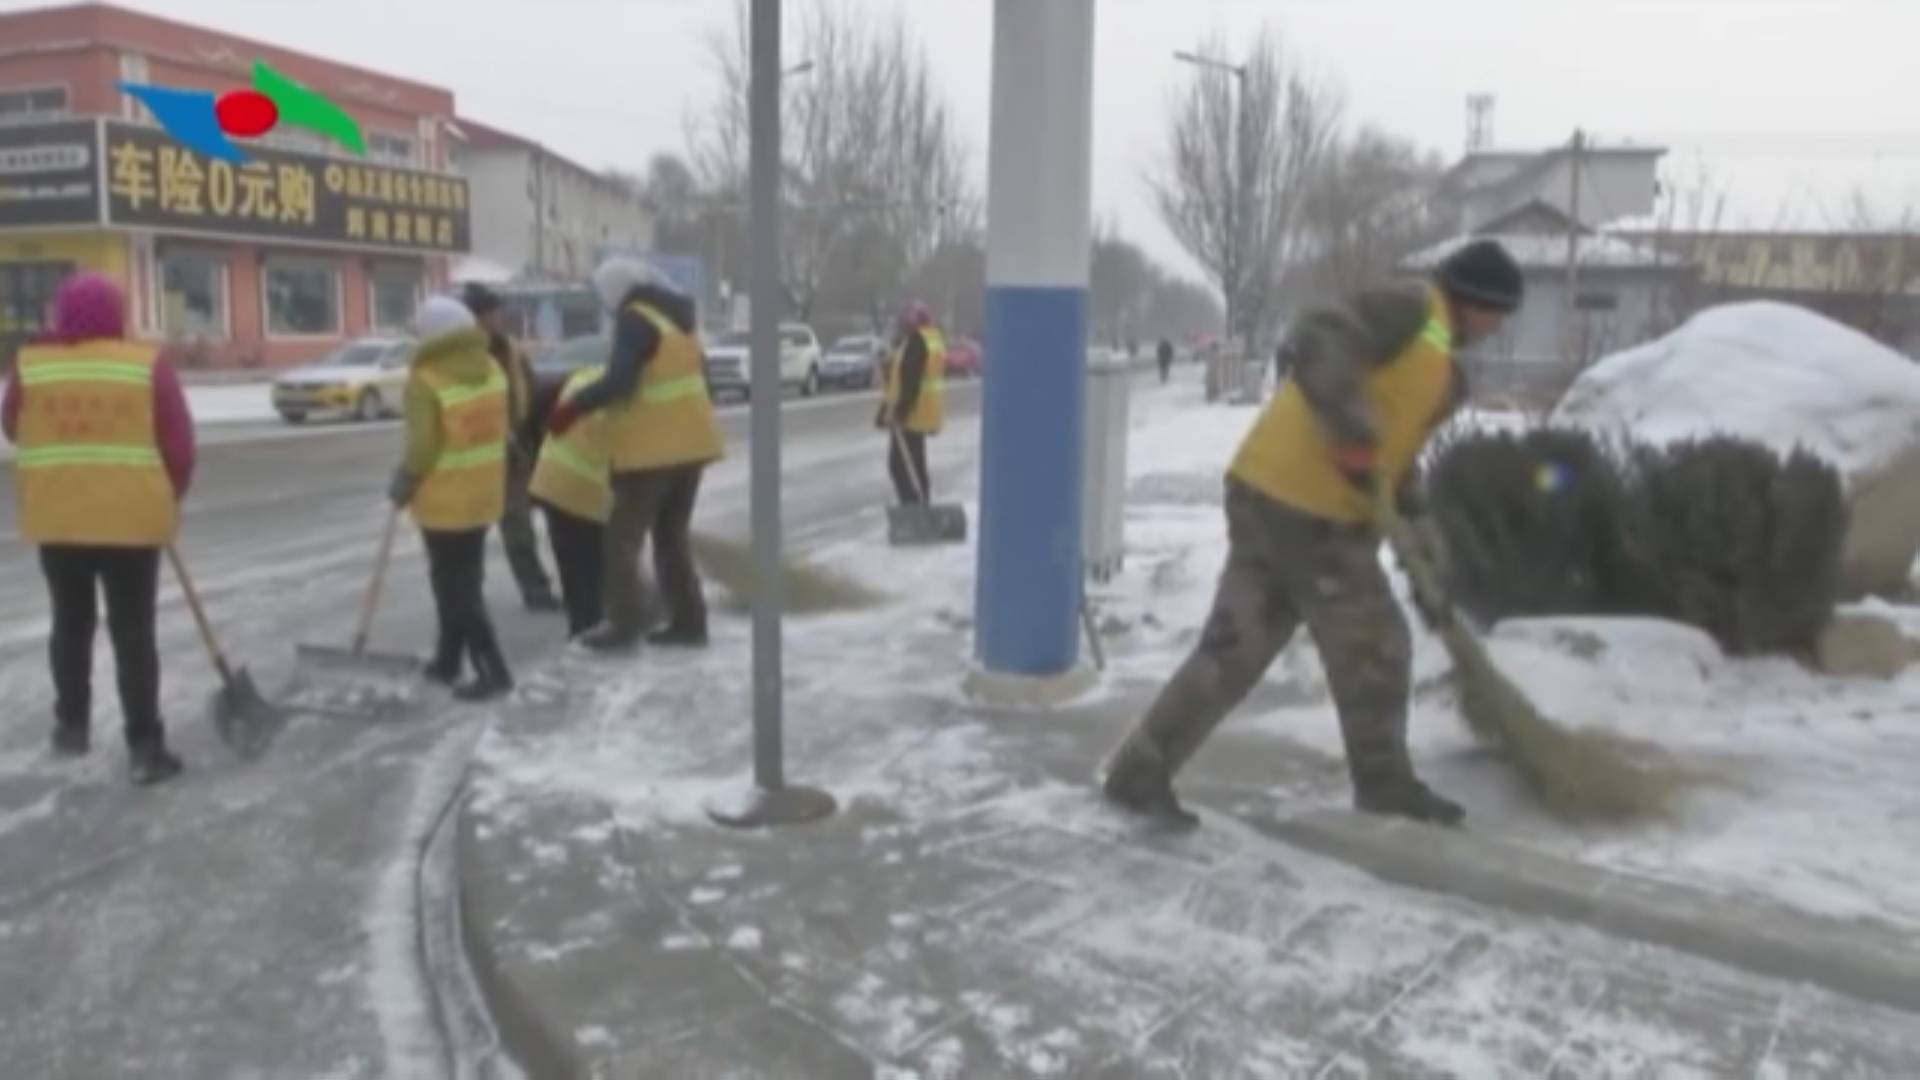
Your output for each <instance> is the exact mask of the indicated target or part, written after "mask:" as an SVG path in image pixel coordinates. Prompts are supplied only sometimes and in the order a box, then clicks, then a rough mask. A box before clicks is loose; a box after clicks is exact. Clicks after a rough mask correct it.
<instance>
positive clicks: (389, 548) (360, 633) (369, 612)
mask: <svg viewBox="0 0 1920 1080" xmlns="http://www.w3.org/2000/svg"><path fill="white" fill-rule="evenodd" d="M399 528H400V508H399V507H397V506H396V507H394V508H393V509H392V510H391V511H389V512H388V513H387V527H386V531H385V532H383V533H382V534H381V536H380V551H379V553H378V554H376V555H375V556H374V557H373V580H371V581H369V582H368V583H367V598H366V600H365V601H363V602H362V603H361V605H360V625H359V626H358V627H357V628H355V630H354V632H353V654H354V655H355V656H358V655H360V654H361V653H363V652H365V651H366V648H367V635H368V634H369V633H371V632H372V631H373V613H374V610H375V609H377V608H378V607H379V606H380V590H381V589H382V588H384V587H385V586H386V583H387V561H388V559H389V558H390V557H391V556H392V555H393V534H394V533H395V532H396V531H397V530H398V529H399Z"/></svg>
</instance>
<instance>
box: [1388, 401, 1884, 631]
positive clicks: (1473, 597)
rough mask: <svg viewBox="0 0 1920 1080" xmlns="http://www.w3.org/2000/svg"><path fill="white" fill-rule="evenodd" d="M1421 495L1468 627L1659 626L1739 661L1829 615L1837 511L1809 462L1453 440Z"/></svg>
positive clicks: (1839, 501)
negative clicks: (1645, 621) (1606, 618)
mask: <svg viewBox="0 0 1920 1080" xmlns="http://www.w3.org/2000/svg"><path fill="white" fill-rule="evenodd" d="M1425 494H1426V499H1427V502H1428V506H1429V509H1430V513H1431V517H1432V520H1433V523H1434V525H1435V526H1436V531H1437V532H1438V535H1439V537H1440V539H1441V542H1442V545H1443V548H1444V551H1445V555H1446V560H1445V562H1446V572H1447V585H1448V589H1449V591H1450V593H1451V595H1452V596H1453V598H1454V599H1455V601H1456V602H1458V603H1459V604H1460V605H1461V606H1462V607H1463V608H1464V609H1465V610H1467V611H1468V612H1470V613H1472V614H1473V615H1474V616H1475V617H1476V618H1478V619H1480V620H1482V621H1489V622H1490V621H1495V620H1498V619H1503V618H1509V617H1519V616H1537V615H1647V616H1657V617H1662V618H1669V619H1674V620H1677V621H1680V622H1685V623H1689V624H1691V625H1694V626H1697V627H1699V628H1700V629H1702V630H1705V631H1707V632H1708V633H1710V634H1712V635H1713V636H1714V637H1715V638H1716V639H1718V640H1719V642H1720V644H1721V647H1722V648H1724V649H1725V650H1727V651H1728V652H1729V653H1733V654H1741V655H1744V654H1752V653H1761V652H1781V651H1793V650H1798V649H1802V648H1805V647H1807V646H1809V645H1811V644H1812V642H1813V640H1814V638H1815V637H1816V636H1817V635H1818V633H1819V632H1820V629H1821V627H1822V626H1823V625H1824V624H1825V622H1826V620H1827V618H1828V616H1829V615H1830V614H1831V612H1832V610H1833V605H1834V600H1835V596H1836V593H1837V590H1838V586H1839V575H1840V557H1841V551H1842V546H1843V543H1844V537H1845V532H1846V520H1847V515H1846V507H1845V502H1844V496H1843V494H1842V490H1841V485H1840V480H1839V476H1838V474H1837V473H1836V472H1835V471H1834V470H1833V468H1832V467H1831V466H1829V465H1827V464H1825V463H1824V462H1823V461H1821V460H1820V459H1819V458H1817V457H1815V456H1813V455H1811V454H1807V453H1795V454H1793V455H1791V456H1790V457H1788V458H1786V459H1784V460H1783V459H1782V458H1781V457H1780V456H1779V455H1777V454H1776V453H1775V452H1773V451H1772V450H1770V449H1768V448H1767V447H1765V446H1763V445H1761V444H1759V443H1756V442H1752V441H1748V440H1744V439H1734V438H1725V437H1717V438H1710V439H1703V440H1686V441H1682V442H1678V443H1673V444H1670V445H1668V446H1665V447H1656V446H1622V445H1619V444H1614V443H1609V442H1606V441H1603V440H1602V439H1601V438H1600V437H1598V436H1596V435H1594V434H1593V433H1591V432H1589V431H1585V430H1577V429H1564V428H1537V429H1534V430H1531V431H1527V432H1524V433H1512V432H1490V433H1489V432H1467V433H1463V434H1458V435H1452V436H1448V437H1447V438H1446V439H1445V440H1444V441H1443V442H1442V444H1441V445H1439V446H1438V447H1436V449H1435V453H1434V455H1433V458H1432V461H1431V464H1430V466H1429V468H1428V470H1427V473H1426V477H1425Z"/></svg>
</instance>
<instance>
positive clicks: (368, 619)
mask: <svg viewBox="0 0 1920 1080" xmlns="http://www.w3.org/2000/svg"><path fill="white" fill-rule="evenodd" d="M399 527H400V508H399V507H397V506H396V507H394V508H393V511H392V512H391V513H389V514H388V515H387V528H386V532H385V533H384V534H383V535H382V536H381V537H380V553H379V554H378V555H376V556H375V557H374V562H373V580H372V581H370V582H368V583H367V598H366V600H365V601H363V602H362V603H361V605H360V623H359V626H358V627H357V628H356V629H355V630H354V632H353V641H352V642H351V643H350V644H349V645H348V646H347V647H346V648H344V649H342V648H340V647H338V646H335V645H308V644H305V643H302V644H301V645H300V646H299V659H300V661H301V663H302V665H304V666H306V667H308V668H312V669H315V670H335V671H341V672H346V673H349V674H353V673H358V674H365V675H371V676H377V677H382V678H402V677H404V678H408V679H413V678H417V677H418V676H419V674H420V660H419V658H418V657H414V656H404V655H400V654H398V653H370V652H368V651H367V634H368V633H369V632H370V631H371V630H372V629H373V613H374V611H376V610H377V609H378V608H379V607H380V591H381V589H383V588H384V587H385V586H386V582H387V563H388V561H389V560H390V559H391V558H392V556H393V536H394V533H395V532H396V531H397V530H398V529H399Z"/></svg>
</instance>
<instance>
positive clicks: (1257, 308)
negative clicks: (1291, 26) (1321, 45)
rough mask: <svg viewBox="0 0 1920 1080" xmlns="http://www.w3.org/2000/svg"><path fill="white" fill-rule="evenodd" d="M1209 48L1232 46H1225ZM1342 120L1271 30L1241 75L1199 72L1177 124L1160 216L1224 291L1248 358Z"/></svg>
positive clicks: (1171, 120)
mask: <svg viewBox="0 0 1920 1080" xmlns="http://www.w3.org/2000/svg"><path fill="white" fill-rule="evenodd" d="M1208 51H1209V52H1211V53H1213V54H1214V55H1224V54H1225V53H1226V52H1227V49H1226V47H1225V43H1224V42H1222V41H1219V40H1217V39H1216V40H1215V41H1214V42H1212V43H1211V44H1210V45H1209V47H1208ZM1236 92H1237V95H1238V96H1237V97H1236ZM1339 114H1340V106H1339V103H1338V101H1337V100H1336V97H1335V95H1334V94H1333V92H1332V91H1331V90H1330V89H1328V88H1327V87H1326V86H1324V85H1323V84H1321V83H1320V82H1318V81H1317V80H1315V79H1313V78H1311V77H1310V76H1308V75H1307V74H1306V72H1305V71H1304V70H1302V69H1301V68H1299V67H1298V66H1296V65H1295V64H1294V62H1293V61H1292V59H1291V58H1289V57H1288V56H1287V55H1286V54H1285V53H1284V52H1283V51H1282V49H1281V47H1280V45H1279V43H1278V42H1277V41H1276V40H1275V39H1274V38H1273V37H1272V36H1271V35H1270V34H1267V33H1262V34H1261V35H1260V36H1259V37H1258V38H1257V39H1255V40H1254V42H1253V44H1252V45H1251V46H1250V47H1249V48H1248V49H1247V51H1246V53H1245V54H1244V56H1243V57H1242V58H1241V60H1240V61H1239V63H1238V65H1237V68H1236V70H1235V71H1226V70H1221V69H1219V68H1213V67H1209V68H1205V69H1202V70H1201V71H1200V72H1199V73H1198V74H1197V75H1196V77H1195V80H1194V82H1193V85H1192V87H1191V88H1190V89H1189V90H1188V91H1187V93H1186V95H1185V96H1184V98H1181V99H1180V100H1178V101H1177V102H1176V103H1175V105H1174V107H1173V109H1172V110H1171V112H1170V114H1169V116H1168V129H1167V160H1166V162H1165V164H1164V166H1163V167H1162V169H1161V170H1160V171H1159V172H1158V173H1156V174H1154V175H1152V176H1150V177H1149V178H1148V182H1149V183H1150V184H1151V185H1152V188H1153V193H1154V199H1155V202H1156V204H1157V206H1158V208H1159V211H1160V216H1161V217H1162V218H1163V219H1164V220H1165V221H1166V223H1167V227H1168V228H1169V229H1170V230H1171V231H1172V232H1173V235H1174V237H1175V238H1176V239H1177V240H1179V241H1180V244H1181V246H1183V247H1185V248H1186V249H1187V251H1188V252H1189V253H1191V254H1192V255H1193V257H1194V258H1195V259H1196V260H1198V261H1199V263H1200V265H1201V266H1203V267H1204V268H1205V269H1206V271H1207V273H1208V275H1209V276H1210V277H1211V278H1212V279H1213V283H1214V285H1215V286H1216V287H1218V288H1219V290H1220V293H1221V296H1222V297H1223V298H1224V299H1225V301H1226V305H1227V323H1228V328H1229V332H1230V333H1234V334H1239V335H1242V336H1244V338H1245V340H1246V344H1247V348H1248V351H1249V352H1252V350H1253V347H1254V343H1255V340H1256V336H1257V335H1258V334H1259V333H1260V332H1261V331H1262V330H1264V329H1265V328H1266V327H1267V325H1268V324H1269V322H1270V321H1271V320H1272V318H1273V317H1274V315H1275V313H1276V310H1277V303H1276V301H1277V292H1278V285H1279V283H1280V281H1281V279H1282V277H1283V275H1284V274H1285V273H1286V271H1287V270H1288V269H1289V268H1290V267H1292V266H1293V265H1294V264H1295V263H1296V262H1297V261H1298V259H1299V257H1300V253H1301V251H1302V248H1303V240H1304V229H1303V228H1302V217H1303V208H1304V207H1305V205H1306V202H1307V197H1308V193H1309V191H1310V190H1311V181H1312V178H1313V175H1314V171H1315V169H1316V168H1317V167H1318V165H1319V163H1320V159H1321V157H1322V156H1323V155H1324V154H1325V153H1326V151H1327V148H1328V145H1329V144H1330V142H1331V141H1332V139H1333V137H1334V134H1335V132H1336V130H1337V127H1338V119H1339Z"/></svg>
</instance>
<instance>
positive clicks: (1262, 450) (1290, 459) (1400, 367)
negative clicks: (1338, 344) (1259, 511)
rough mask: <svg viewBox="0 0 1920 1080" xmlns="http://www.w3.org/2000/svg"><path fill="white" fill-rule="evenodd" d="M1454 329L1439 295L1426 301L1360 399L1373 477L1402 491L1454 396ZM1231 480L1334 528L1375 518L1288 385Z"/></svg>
mask: <svg viewBox="0 0 1920 1080" xmlns="http://www.w3.org/2000/svg"><path fill="white" fill-rule="evenodd" d="M1453 381H1454V369H1453V328H1452V324H1451V322H1450V321H1449V319H1448V316H1447V306H1446V302H1445V300H1444V299H1442V298H1441V296H1440V294H1439V293H1438V292H1435V291H1432V290H1429V292H1428V295H1427V322H1426V325H1425V326H1424V327H1423V328H1422V329H1421V331H1420V333H1419V334H1418V335H1417V336H1415V337H1414V339H1413V340H1412V341H1411V342H1409V343H1408V344H1407V345H1406V346H1405V347H1404V348H1402V349H1401V350H1400V353H1399V355H1397V356H1395V357H1394V358H1393V359H1391V360H1389V361H1387V362H1386V363H1385V364H1382V365H1380V366H1379V367H1377V368H1375V369H1374V370H1372V371H1371V372H1368V373H1367V375H1366V376H1365V379H1364V381H1363V383H1362V389H1361V392H1362V394H1363V395H1364V396H1365V400H1366V402H1367V406H1368V408H1369V409H1370V410H1371V411H1372V415H1373V418H1374V423H1375V424H1376V429H1375V430H1376V440H1377V441H1376V444H1375V450H1374V472H1375V476H1376V477H1377V479H1378V481H1379V482H1380V483H1382V484H1383V485H1384V486H1385V487H1386V490H1388V491H1394V490H1397V489H1398V488H1399V485H1400V482H1401V480H1402V479H1403V478H1404V477H1405V476H1406V475H1407V470H1409V469H1411V468H1412V467H1413V463H1414V461H1415V460H1416V459H1417V458H1418V457H1419V456H1420V450H1421V448H1422V447H1423V446H1425V445H1426V441H1427V436H1428V435H1429V434H1431V433H1432V430H1433V425H1434V424H1435V423H1437V422H1438V421H1439V420H1440V419H1441V418H1442V417H1443V416H1444V415H1445V413H1446V411H1447V407H1448V405H1449V403H1450V401H1451V398H1452V394H1453ZM1227 475H1229V476H1231V477H1233V478H1235V479H1237V480H1239V481H1240V482H1242V483H1244V484H1246V485H1248V486H1249V487H1252V488H1253V489H1254V490H1256V491H1259V492H1260V493H1262V494H1264V495H1266V496H1268V497H1269V498H1272V499H1274V500H1276V501H1279V502H1283V503H1286V504H1287V505H1288V506H1291V507H1294V508H1295V509H1298V510H1303V511H1305V512H1307V513H1309V514H1312V515H1314V516H1316V517H1320V518H1324V519H1327V520H1329V521H1338V522H1345V523H1349V524H1358V523H1361V522H1366V521H1370V520H1372V518H1373V508H1372V506H1370V505H1369V503H1368V500H1367V498H1365V497H1363V496H1362V495H1361V494H1360V493H1359V492H1358V491H1356V490H1354V488H1353V485H1351V484H1349V483H1348V482H1347V480H1346V478H1345V477H1344V476H1342V475H1341V473H1340V469H1339V467H1338V465H1336V464H1335V462H1334V447H1333V441H1332V440H1331V439H1330V438H1328V436H1327V433H1326V431H1325V430H1324V429H1323V428H1322V427H1321V424H1320V421H1319V419H1318V418H1317V417H1316V416H1315V415H1314V413H1313V408H1312V406H1310V405H1309V404H1308V403H1307V399H1306V397H1305V396H1304V395H1303V394H1301V392H1300V387H1299V385H1298V384H1297V383H1295V382H1294V381H1293V380H1291V379H1289V380H1288V381H1287V382H1286V383H1285V384H1283V385H1282V386H1281V388H1280V390H1279V392H1278V393H1276V394H1274V396H1273V400H1271V401H1269V402H1268V403H1267V406H1266V409H1265V410H1264V411H1263V412H1262V413H1261V414H1260V418H1259V419H1258V420H1257V421H1255V422H1254V425H1253V429H1252V430H1251V431H1249V432H1248V433H1247V437H1246V439H1245V440H1244V441H1242V442H1241V444H1240V450H1239V452H1238V453H1237V454H1235V455H1234V459H1233V464H1232V465H1231V466H1230V467H1229V468H1228V470H1227Z"/></svg>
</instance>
